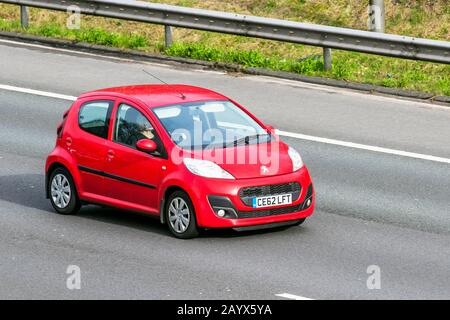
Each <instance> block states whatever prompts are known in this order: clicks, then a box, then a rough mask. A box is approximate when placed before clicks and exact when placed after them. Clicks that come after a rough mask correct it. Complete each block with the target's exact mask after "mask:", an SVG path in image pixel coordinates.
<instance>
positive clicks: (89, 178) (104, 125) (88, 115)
mask: <svg viewBox="0 0 450 320" xmlns="http://www.w3.org/2000/svg"><path fill="white" fill-rule="evenodd" d="M105 98H106V97H105ZM113 106H114V101H113V100H109V99H101V98H100V99H97V98H96V99H95V100H90V99H86V100H85V101H82V102H81V104H80V108H79V109H78V115H77V117H78V119H77V121H74V122H72V125H73V128H72V129H71V130H67V131H66V132H70V133H71V134H68V135H67V136H65V137H64V141H65V144H66V146H67V148H68V149H69V152H71V153H72V154H73V155H74V156H75V158H76V162H77V166H78V169H79V170H80V175H81V185H82V189H83V192H85V193H89V194H91V196H92V195H99V196H104V195H105V188H104V178H103V176H102V173H103V170H104V166H105V153H106V141H107V138H108V132H109V123H110V117H111V112H112V109H113Z"/></svg>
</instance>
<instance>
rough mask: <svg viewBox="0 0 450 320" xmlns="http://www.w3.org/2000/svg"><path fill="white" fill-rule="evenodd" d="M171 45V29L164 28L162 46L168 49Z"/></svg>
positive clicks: (168, 27)
mask: <svg viewBox="0 0 450 320" xmlns="http://www.w3.org/2000/svg"><path fill="white" fill-rule="evenodd" d="M172 43H173V39H172V28H171V27H170V26H167V25H165V26H164V45H165V48H166V49H167V48H169V47H170V46H171V45H172Z"/></svg>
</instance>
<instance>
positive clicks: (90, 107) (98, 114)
mask: <svg viewBox="0 0 450 320" xmlns="http://www.w3.org/2000/svg"><path fill="white" fill-rule="evenodd" d="M112 105H113V102H112V101H92V102H87V103H85V104H83V105H82V106H81V107H80V111H79V112H78V125H79V126H80V128H81V129H82V130H84V131H86V132H89V133H90V134H93V135H95V136H97V137H100V138H104V139H106V138H107V137H108V127H109V118H110V114H111V107H112Z"/></svg>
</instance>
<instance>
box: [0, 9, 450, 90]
mask: <svg viewBox="0 0 450 320" xmlns="http://www.w3.org/2000/svg"><path fill="white" fill-rule="evenodd" d="M185 1H187V0H185ZM247 1H248V2H252V1H253V0H247ZM320 1H322V0H320ZM320 1H319V0H318V1H317V2H320ZM351 1H352V0H351ZM351 1H350V2H351ZM172 2H173V1H172ZM191 2H192V3H182V4H183V5H191V6H192V5H196V4H197V3H196V1H194V0H191ZM207 2H208V1H206V2H202V4H203V5H205V3H207ZM232 2H233V1H232ZM234 2H235V3H240V4H242V3H244V2H245V1H243V0H240V1H234ZM261 2H264V1H261ZM300 2H301V1H300ZM317 2H316V3H317ZM338 2H339V1H338ZM270 3H271V2H270V1H266V2H265V6H264V7H263V8H262V9H261V8H259V9H258V8H257V9H253V11H256V13H260V15H263V14H262V13H266V15H269V16H273V15H274V12H275V11H276V10H275V9H274V8H277V7H278V4H277V3H275V4H272V5H274V6H275V7H274V8H272V9H270V8H271V4H270ZM176 4H180V3H176ZM199 6H200V5H199ZM218 9H224V10H233V8H218ZM235 10H236V11H238V12H239V11H245V10H242V9H239V8H237V9H236V8H235ZM258 10H263V12H262V13H261V12H260V11H258ZM264 10H265V11H264ZM360 10H361V9H360ZM324 12H326V10H325V9H324ZM411 12H413V13H412V14H411V15H412V17H413V20H414V19H415V20H414V21H416V22H414V21H413V22H411V23H410V25H411V26H410V29H411V30H414V28H413V26H415V24H417V23H419V22H420V21H421V22H422V23H425V22H424V20H426V19H425V18H424V16H425V17H426V15H424V14H422V15H418V14H417V13H414V12H416V11H411ZM243 13H246V12H243ZM251 13H253V14H255V13H254V12H251ZM445 14H447V13H445ZM310 15H311V16H313V13H311V14H310ZM347 15H348V12H347V13H343V17H344V18H345V17H346V16H347ZM275 16H277V15H275ZM344 18H341V19H344ZM394 18H395V17H394ZM66 19H67V15H66V14H64V13H58V12H51V11H46V10H41V9H33V8H32V9H31V10H30V27H29V28H28V29H27V30H23V29H21V27H20V22H19V15H18V7H17V6H10V5H0V30H4V31H13V32H26V33H29V34H34V35H39V36H45V37H54V38H61V39H68V40H74V41H81V42H88V43H93V44H100V45H105V46H111V47H118V48H126V49H137V50H142V51H145V52H149V53H159V54H165V55H170V56H177V57H185V58H192V59H199V60H206V61H213V62H228V63H234V64H239V65H241V66H244V67H254V68H266V69H272V70H281V71H288V72H294V73H298V74H302V75H309V76H320V77H328V78H332V79H339V80H346V81H352V82H360V83H368V84H375V85H381V86H385V87H391V88H401V89H408V90H417V91H422V92H427V93H431V94H433V95H448V96H450V66H449V65H444V64H436V63H428V62H419V61H409V60H404V59H395V58H387V57H381V56H374V55H368V54H360V53H354V52H347V51H340V50H333V69H332V70H331V71H328V72H325V71H323V61H322V56H321V49H320V48H315V47H309V46H303V45H296V44H290V43H281V42H276V41H270V40H262V39H253V38H246V37H240V36H231V35H223V34H217V33H211V32H203V31H194V30H185V29H180V28H177V29H175V30H174V39H175V43H174V45H173V46H172V47H170V48H167V49H165V48H164V45H163V27H162V26H155V25H148V24H143V23H135V22H126V21H120V20H116V19H105V18H98V17H84V16H83V18H82V24H81V28H80V29H78V30H71V29H68V28H66V26H65V23H66ZM394 21H397V20H395V19H393V21H390V24H394ZM312 22H317V21H312ZM328 23H329V24H331V25H341V24H344V23H345V21H340V20H338V21H328ZM347 23H348V22H347ZM397 23H400V22H399V21H397ZM427 23H428V22H427ZM394 25H395V24H394ZM444 27H446V26H444ZM436 28H437V27H436ZM112 30H114V31H112ZM432 31H433V29H432V30H428V31H427V34H428V35H430V36H433V35H435V36H436V35H438V36H442V35H441V33H442V32H445V29H443V28H442V26H441V27H440V28H439V30H438V32H437V33H434V34H433V33H432ZM444 38H446V37H445V34H444ZM180 39H182V40H180Z"/></svg>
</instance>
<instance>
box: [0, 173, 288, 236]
mask: <svg viewBox="0 0 450 320" xmlns="http://www.w3.org/2000/svg"><path fill="white" fill-rule="evenodd" d="M44 179H45V178H44V175H43V174H18V175H5V176H0V200H3V201H7V202H11V203H15V204H18V205H21V206H25V207H28V208H31V209H38V210H42V211H47V212H49V213H51V214H56V213H55V211H54V210H53V207H52V206H51V204H50V201H49V200H48V199H46V198H45V190H44V189H45V182H44V181H45V180H44ZM75 217H78V218H83V219H90V220H95V221H100V222H103V223H110V224H115V225H120V226H126V227H130V228H134V229H136V230H141V231H145V232H153V233H158V234H161V235H166V236H170V237H171V236H172V235H171V233H170V231H169V230H168V228H167V226H165V225H162V224H161V223H160V222H159V218H158V217H154V216H150V215H146V214H142V213H136V212H133V211H128V210H122V209H116V208H111V207H106V206H97V205H87V206H83V207H82V209H81V210H80V211H79V212H78V214H77V215H76V216H75ZM289 228H295V227H290V226H283V227H276V228H271V229H263V230H252V231H235V230H233V229H208V230H203V231H202V232H201V233H200V237H202V238H235V237H242V238H243V237H250V236H257V235H263V234H268V233H276V232H281V231H284V230H286V229H289Z"/></svg>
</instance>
